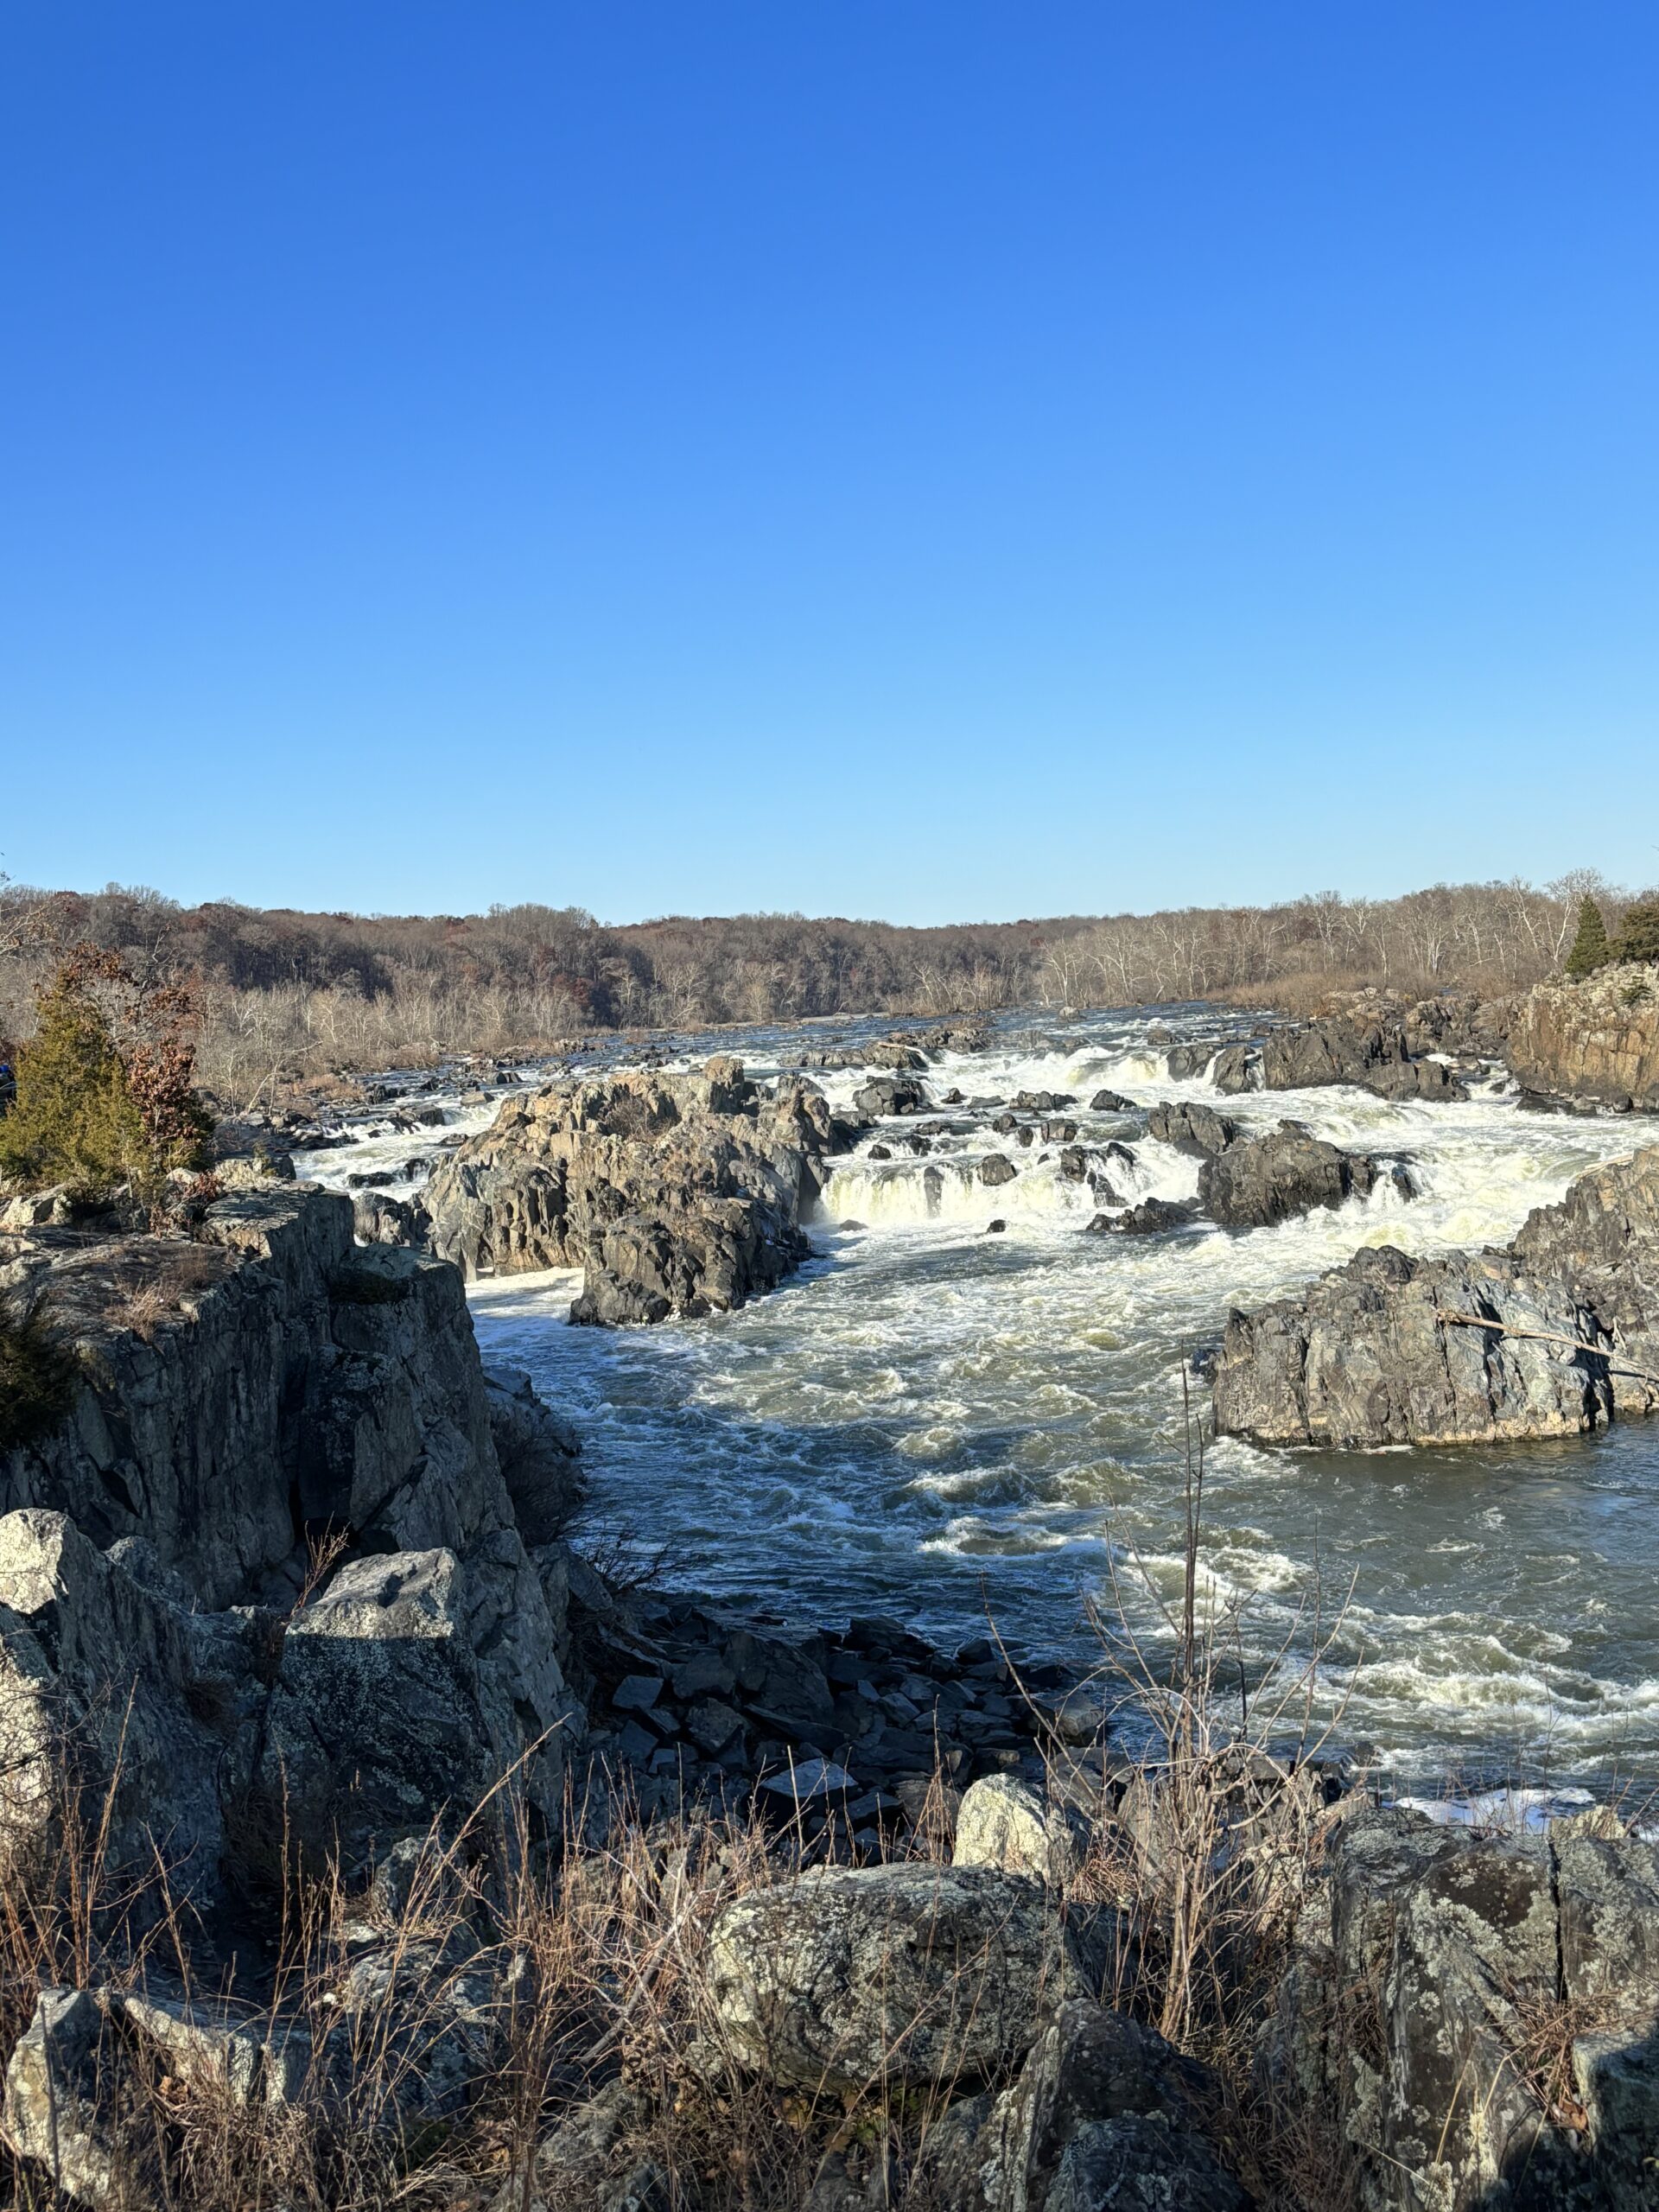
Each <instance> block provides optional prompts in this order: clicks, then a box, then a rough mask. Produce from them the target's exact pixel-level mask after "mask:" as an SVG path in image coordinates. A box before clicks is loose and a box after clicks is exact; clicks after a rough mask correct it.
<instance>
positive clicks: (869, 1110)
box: [853, 1075, 928, 1121]
mask: <svg viewBox="0 0 1659 2212" xmlns="http://www.w3.org/2000/svg"><path fill="white" fill-rule="evenodd" d="M853 1104H854V1106H855V1109H857V1111H858V1112H859V1113H861V1114H865V1115H868V1116H869V1117H870V1119H871V1120H872V1121H880V1120H883V1119H886V1118H887V1117H888V1116H892V1115H894V1114H919V1113H923V1112H925V1110H926V1108H927V1104H928V1097H927V1093H926V1091H925V1090H923V1088H922V1086H921V1084H919V1083H912V1082H910V1081H909V1080H907V1079H906V1077H901V1076H890V1075H878V1076H872V1077H871V1078H870V1080H869V1081H868V1083H867V1084H864V1085H863V1087H862V1088H861V1090H855V1092H854V1093H853Z"/></svg>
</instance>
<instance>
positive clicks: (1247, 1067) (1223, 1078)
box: [1211, 1045, 1262, 1096]
mask: <svg viewBox="0 0 1659 2212" xmlns="http://www.w3.org/2000/svg"><path fill="white" fill-rule="evenodd" d="M1261 1080H1262V1055H1261V1053H1260V1052H1259V1051H1258V1050H1257V1048H1256V1047H1255V1046H1254V1045H1225V1046H1223V1047H1222V1049H1221V1051H1220V1052H1217V1055H1216V1065H1215V1067H1214V1070H1213V1071H1212V1072H1211V1082H1212V1083H1213V1084H1215V1086H1216V1089H1217V1090H1219V1091H1221V1092H1223V1093H1224V1095H1226V1096H1237V1095H1238V1094H1239V1093H1241V1092H1243V1091H1246V1090H1259V1089H1260V1087H1261Z"/></svg>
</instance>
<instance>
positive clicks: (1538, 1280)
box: [1213, 1147, 1659, 1446]
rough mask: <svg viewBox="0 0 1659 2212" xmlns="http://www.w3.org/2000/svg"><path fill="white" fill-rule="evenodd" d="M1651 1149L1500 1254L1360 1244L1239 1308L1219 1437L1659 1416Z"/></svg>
mask: <svg viewBox="0 0 1659 2212" xmlns="http://www.w3.org/2000/svg"><path fill="white" fill-rule="evenodd" d="M1656 1376H1659V1147H1649V1149H1647V1150H1646V1151H1643V1152H1641V1153H1638V1154H1637V1155H1636V1156H1635V1158H1634V1159H1632V1160H1624V1161H1620V1162H1618V1163H1616V1164H1614V1165H1612V1166H1605V1167H1600V1168H1597V1169H1594V1170H1592V1172H1591V1173H1589V1174H1587V1175H1585V1176H1581V1177H1580V1179H1579V1180H1578V1182H1576V1183H1575V1184H1574V1185H1573V1188H1572V1190H1571V1191H1570V1192H1568V1194H1567V1198H1565V1199H1564V1200H1562V1202H1561V1203H1560V1205H1555V1206H1548V1207H1543V1208H1541V1209H1540V1210H1539V1211H1536V1212H1535V1213H1534V1214H1532V1215H1531V1216H1529V1218H1528V1220H1527V1223H1526V1224H1525V1225H1524V1227H1523V1228H1522V1230H1521V1231H1520V1233H1519V1235H1518V1236H1516V1238H1515V1240H1514V1242H1513V1243H1512V1244H1511V1245H1510V1247H1509V1249H1507V1250H1506V1251H1503V1252H1488V1253H1483V1254H1478V1255H1470V1254H1454V1255H1451V1256H1449V1257H1447V1258H1444V1259H1432V1260H1430V1259H1416V1258H1413V1257H1411V1256H1410V1255H1408V1254H1406V1253H1403V1252H1400V1251H1397V1250H1395V1249H1393V1248H1391V1247H1386V1246H1385V1247H1383V1248H1382V1249H1371V1250H1366V1251H1362V1252H1360V1253H1358V1254H1357V1255H1355V1257H1354V1258H1353V1259H1352V1260H1351V1261H1350V1262H1348V1264H1347V1266H1346V1267H1343V1268H1336V1269H1334V1270H1333V1271H1332V1273H1330V1274H1325V1275H1323V1276H1321V1277H1320V1278H1319V1281H1317V1282H1316V1283H1314V1284H1313V1286H1312V1287H1310V1288H1309V1289H1308V1290H1307V1291H1306V1292H1305V1293H1304V1294H1302V1295H1301V1296H1300V1297H1299V1298H1294V1299H1284V1300H1276V1301H1274V1303H1273V1304H1271V1305H1268V1306H1262V1307H1260V1308H1258V1309H1257V1310H1256V1311H1255V1313H1248V1314H1246V1313H1234V1314H1233V1315H1231V1316H1230V1319H1229V1320H1228V1323H1227V1328H1226V1332H1225V1335H1224V1338H1223V1340H1222V1346H1221V1351H1220V1354H1219V1356H1218V1358H1217V1363H1216V1367H1215V1372H1214V1378H1213V1387H1214V1402H1215V1416H1216V1425H1217V1429H1218V1430H1219V1431H1221V1432H1223V1433H1230V1434H1235V1435H1245V1436H1251V1437H1254V1438H1255V1439H1257V1440H1259V1441H1262V1442H1265V1443H1280V1444H1325V1445H1333V1446H1374V1445H1382V1444H1424V1445H1430V1444H1461V1443H1480V1442H1491V1441H1495V1440H1500V1439H1510V1438H1519V1437H1532V1436H1577V1435H1584V1434H1587V1433H1590V1432H1592V1431H1593V1430H1595V1429H1598V1428H1599V1427H1604V1426H1605V1424H1606V1423H1607V1422H1608V1421H1611V1420H1612V1419H1613V1418H1614V1416H1615V1414H1623V1415H1627V1416H1628V1415H1630V1414H1645V1413H1649V1412H1652V1411H1653V1410H1655V1408H1656V1407H1659V1379H1656Z"/></svg>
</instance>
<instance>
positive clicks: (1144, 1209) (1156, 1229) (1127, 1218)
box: [1089, 1198, 1196, 1236]
mask: <svg viewBox="0 0 1659 2212" xmlns="http://www.w3.org/2000/svg"><path fill="white" fill-rule="evenodd" d="M1195 1218H1196V1216H1195V1213H1194V1210H1193V1208H1192V1207H1191V1206H1190V1205H1185V1204H1184V1203H1183V1202H1181V1201H1180V1200H1179V1199H1174V1198H1143V1199H1142V1200H1141V1204H1140V1205H1138V1206H1130V1207H1129V1208H1128V1211H1126V1212H1123V1213H1117V1214H1096V1216H1095V1219H1094V1221H1091V1222H1090V1224H1089V1226H1090V1229H1093V1228H1094V1227H1095V1226H1096V1223H1098V1224H1100V1226H1101V1227H1102V1228H1103V1229H1105V1230H1109V1232H1110V1233H1111V1234H1112V1235H1113V1236H1161V1235H1162V1233H1163V1232H1164V1230H1167V1229H1182V1228H1185V1225H1186V1224H1187V1223H1188V1222H1190V1221H1192V1220H1193V1219H1195Z"/></svg>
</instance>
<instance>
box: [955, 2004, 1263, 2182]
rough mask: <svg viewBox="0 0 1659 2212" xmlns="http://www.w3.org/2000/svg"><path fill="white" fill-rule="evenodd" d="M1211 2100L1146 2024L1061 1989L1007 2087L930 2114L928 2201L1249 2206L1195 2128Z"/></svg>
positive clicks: (1201, 2079)
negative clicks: (1061, 1997) (934, 2118)
mask: <svg viewBox="0 0 1659 2212" xmlns="http://www.w3.org/2000/svg"><path fill="white" fill-rule="evenodd" d="M1215 2101H1216V2096H1215V2084H1214V2083H1213V2082H1212V2081H1211V2079H1210V2078H1209V2077H1208V2076H1207V2075H1205V2071H1204V2069H1203V2068H1201V2067H1199V2066H1196V2065H1194V2064H1193V2063H1192V2061H1191V2060H1190V2059H1183V2058H1181V2057H1179V2056H1178V2055H1177V2054H1176V2053H1175V2052H1174V2051H1173V2050H1171V2048H1170V2046H1169V2045H1168V2044H1166V2042H1165V2041H1164V2040H1163V2038H1162V2037H1160V2036H1158V2035H1155V2034H1154V2032H1153V2031H1152V2030H1151V2029H1149V2028H1145V2027H1142V2026H1141V2025H1140V2024H1139V2023H1138V2022H1136V2021H1135V2020H1132V2019H1128V2018H1126V2017H1125V2016H1124V2015H1123V2014H1122V2013H1121V2012H1109V2011H1107V2010H1106V2009H1105V2008H1104V2007H1103V2006H1102V2005H1096V2004H1093V2003H1091V2002H1090V2001H1089V2000H1088V1999H1075V1998H1074V1999H1066V2000H1065V2001H1063V2002H1062V2003H1060V2004H1058V2005H1055V2006H1054V2007H1053V2009H1052V2013H1051V2015H1050V2017H1049V2018H1048V2019H1047V2020H1046V2022H1045V2024H1044V2026H1043V2030H1042V2032H1041V2034H1040V2035H1039V2037H1038V2039H1037V2041H1036V2043H1035V2044H1034V2045H1033V2049H1032V2051H1031V2055H1030V2056H1029V2057H1028V2058H1027V2061H1026V2063H1025V2065H1024V2066H1023V2068H1022V2069H1020V2075H1019V2077H1018V2079H1017V2080H1016V2081H1015V2082H1014V2083H1013V2084H1012V2085H1011V2086H1010V2087H1009V2088H1007V2089H1005V2090H1003V2091H1001V2093H1000V2094H985V2095H982V2096H979V2097H976V2098H972V2099H964V2100H963V2101H961V2102H960V2103H958V2104H956V2105H952V2106H951V2107H949V2109H948V2110H947V2111H946V2112H945V2113H944V2115H943V2118H942V2119H941V2120H939V2121H938V2123H936V2125H935V2126H934V2128H933V2130H932V2131H931V2135H930V2139H929V2140H928V2142H927V2144H926V2145H925V2149H924V2152H923V2161H922V2179H923V2183H924V2193H925V2202H929V2203H934V2202H937V2203H940V2204H948V2205H950V2207H951V2208H952V2212H1039V2208H1045V2212H1059V2208H1061V2207H1065V2208H1067V2212H1103V2208H1107V2207H1110V2208H1112V2212H1249V2198H1248V2197H1247V2196H1246V2195H1245V2193H1244V2191H1243V2190H1242V2189H1241V2188H1240V2187H1239V2186H1238V2183H1236V2181H1234V2180H1233V2179H1232V2177H1230V2175H1229V2174H1228V2173H1226V2171H1224V2168H1223V2167H1222V2165H1221V2164H1220V2162H1219V2160H1218V2159H1217V2157H1216V2154H1215V2152H1213V2151H1212V2150H1211V2147H1210V2145H1209V2144H1208V2143H1207V2142H1206V2140H1205V2136H1204V2134H1203V2132H1202V2121H1203V2115H1204V2113H1205V2109H1206V2107H1213V2106H1214V2103H1215Z"/></svg>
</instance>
